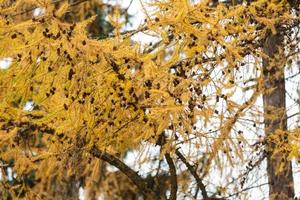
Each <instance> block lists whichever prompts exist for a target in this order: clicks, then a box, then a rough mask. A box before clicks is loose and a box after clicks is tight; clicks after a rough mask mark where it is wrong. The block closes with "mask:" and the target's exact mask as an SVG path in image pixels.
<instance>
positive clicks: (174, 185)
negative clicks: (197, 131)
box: [165, 153, 178, 200]
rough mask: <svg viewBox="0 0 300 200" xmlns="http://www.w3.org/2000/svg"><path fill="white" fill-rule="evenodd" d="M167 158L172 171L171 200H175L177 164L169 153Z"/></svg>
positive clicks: (166, 155)
mask: <svg viewBox="0 0 300 200" xmlns="http://www.w3.org/2000/svg"><path fill="white" fill-rule="evenodd" d="M165 158H166V160H167V163H168V165H169V169H170V175H171V176H170V179H171V195H170V200H175V199H176V198H177V189H178V185H177V174H176V167H175V164H174V162H173V160H172V158H171V156H170V154H169V153H166V154H165Z"/></svg>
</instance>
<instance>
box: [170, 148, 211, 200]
mask: <svg viewBox="0 0 300 200" xmlns="http://www.w3.org/2000/svg"><path fill="white" fill-rule="evenodd" d="M176 155H177V156H178V157H179V159H180V160H181V161H182V162H183V163H184V164H185V166H186V167H187V168H188V170H189V171H190V173H191V174H192V176H193V177H194V178H195V180H196V182H197V185H198V187H199V188H200V190H201V193H202V197H203V199H206V200H208V199H209V198H208V195H207V191H206V188H205V185H204V184H203V182H202V179H201V178H200V176H199V175H198V174H197V172H196V170H195V168H194V167H193V166H192V165H191V164H190V163H189V162H188V161H187V160H186V158H185V157H184V156H183V155H182V154H181V153H180V151H179V150H178V149H177V150H176Z"/></svg>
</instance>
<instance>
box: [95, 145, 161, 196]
mask: <svg viewBox="0 0 300 200" xmlns="http://www.w3.org/2000/svg"><path fill="white" fill-rule="evenodd" d="M90 153H91V154H92V155H93V156H94V157H96V158H99V159H101V160H103V161H106V162H108V163H109V164H111V165H113V166H114V167H116V168H118V169H119V170H120V171H121V172H122V173H124V174H125V175H126V176H127V177H128V178H129V179H130V180H131V181H132V182H133V183H134V184H135V185H136V186H137V188H138V189H139V190H140V191H141V192H142V193H143V195H145V196H146V197H149V198H151V199H155V197H156V195H155V193H154V192H153V191H152V189H151V188H150V187H149V186H148V184H147V182H146V181H145V180H144V179H143V178H142V177H140V176H139V175H138V173H137V172H135V171H134V170H132V169H131V168H130V167H128V166H127V165H126V164H125V163H124V162H122V161H121V160H119V159H118V158H116V157H115V156H113V155H110V154H108V153H106V152H104V151H101V150H99V149H98V148H97V147H95V146H94V147H93V148H92V149H91V150H90Z"/></svg>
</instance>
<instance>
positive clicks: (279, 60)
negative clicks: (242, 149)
mask: <svg viewBox="0 0 300 200" xmlns="http://www.w3.org/2000/svg"><path fill="white" fill-rule="evenodd" d="M282 41H283V37H282V36H281V35H280V34H276V35H274V34H272V33H269V36H268V37H267V38H266V40H265V43H264V52H265V54H266V55H267V56H268V57H269V58H263V74H264V80H265V82H264V87H265V88H264V89H265V91H264V94H263V102H264V116H265V134H266V137H268V136H270V135H271V134H278V135H279V134H280V131H278V130H281V131H286V130H287V117H286V102H285V77H284V55H283V52H279V51H278V50H279V48H281V49H282V50H283V48H282ZM271 88H273V90H270V89H271ZM276 130H277V132H275V131H276ZM281 134H282V132H281ZM279 137H280V138H281V139H280V143H281V144H283V145H284V144H287V142H288V135H287V134H286V133H285V134H283V135H280V136H279ZM278 148H280V147H279V145H278V144H275V143H272V142H267V174H268V181H269V197H270V199H274V200H284V199H293V198H294V194H295V193H294V183H293V173H292V165H291V162H290V161H288V160H287V159H286V158H287V156H288V152H287V151H281V152H280V153H274V150H275V149H278ZM279 169H280V170H279Z"/></svg>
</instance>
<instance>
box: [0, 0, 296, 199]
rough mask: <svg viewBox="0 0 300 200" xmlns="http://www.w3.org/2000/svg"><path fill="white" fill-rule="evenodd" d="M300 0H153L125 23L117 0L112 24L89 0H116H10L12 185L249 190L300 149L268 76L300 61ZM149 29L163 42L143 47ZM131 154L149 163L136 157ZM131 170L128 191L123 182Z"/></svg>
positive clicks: (207, 193)
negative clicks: (141, 18) (139, 19)
mask: <svg viewBox="0 0 300 200" xmlns="http://www.w3.org/2000/svg"><path fill="white" fill-rule="evenodd" d="M298 3H299V2H298V1H287V0H282V1H279V0H272V1H270V0H257V1H243V2H239V1H226V2H219V3H218V2H215V1H209V0H204V1H199V2H192V1H188V0H164V1H161V0H159V1H150V3H149V2H148V3H144V4H143V7H144V9H145V12H146V20H145V22H144V23H143V24H141V25H140V26H139V27H138V28H137V29H135V30H129V31H128V30H127V31H125V32H124V30H123V27H124V24H125V23H126V19H125V18H124V12H123V11H124V10H122V8H121V6H120V5H114V6H112V5H111V6H110V7H109V8H110V12H108V13H106V14H107V15H108V21H109V23H110V24H111V26H108V27H106V28H107V29H105V31H106V32H105V31H104V32H103V30H104V29H103V30H102V31H100V32H101V34H102V35H101V36H99V34H100V32H99V29H93V27H94V26H96V25H95V24H97V23H96V22H95V20H100V18H99V17H98V16H99V13H97V12H90V15H89V16H87V17H82V16H83V15H84V12H86V11H82V10H81V9H84V8H85V9H89V8H92V7H98V8H101V9H104V7H103V6H104V5H105V4H104V3H101V2H100V3H99V2H98V1H82V2H81V1H69V2H67V1H51V0H46V1H32V0H15V1H8V0H0V58H12V63H11V65H10V66H9V67H8V68H7V69H0V88H1V89H0V161H1V168H2V169H3V171H2V173H1V175H2V176H1V177H2V178H0V188H1V189H0V194H1V196H3V197H4V199H9V198H10V199H18V198H25V199H63V198H64V197H68V196H70V195H71V193H74V192H75V193H76V194H77V193H78V189H79V187H83V188H84V189H85V190H86V191H87V192H86V193H89V192H90V195H91V194H92V192H94V193H95V194H94V198H95V197H96V196H97V195H100V194H105V195H106V198H107V199H134V198H137V197H138V196H143V197H145V198H148V199H165V198H170V199H176V198H177V199H228V198H229V199H230V198H238V199H249V195H250V192H248V189H247V188H249V187H251V186H252V185H251V184H250V182H251V181H253V180H254V179H253V178H255V176H253V174H254V175H255V174H256V173H258V172H257V171H262V170H264V169H261V168H260V166H261V165H262V163H263V162H264V161H263V160H264V159H265V158H266V157H268V156H272V155H279V156H280V159H282V164H279V165H276V166H280V167H276V172H274V174H277V173H280V171H283V170H284V169H285V165H286V163H289V162H290V161H291V160H292V159H294V158H295V159H298V157H299V129H297V127H296V128H293V129H285V128H283V127H282V126H278V127H277V128H276V130H274V131H271V132H272V133H268V134H265V132H264V131H263V128H264V122H266V121H267V122H268V123H269V124H271V122H272V121H276V120H278V118H279V116H281V117H280V119H281V120H287V118H288V116H287V115H286V110H284V109H282V107H275V106H274V107H272V109H269V110H271V111H270V112H269V111H268V112H264V109H262V103H261V102H260V101H261V98H262V96H264V97H266V94H272V92H274V90H276V85H275V86H274V87H273V86H272V87H268V84H267V83H266V79H267V80H279V78H278V77H280V76H283V78H284V75H283V72H284V70H286V71H289V72H290V73H295V74H296V73H299V72H297V70H296V72H295V67H294V66H296V65H297V64H299V45H298V43H299V34H298V30H299V4H298ZM36 8H43V9H44V10H43V11H44V12H43V14H41V15H38V16H32V14H31V13H32V11H33V10H34V9H36ZM80 10H81V11H80ZM147 10H148V11H147ZM72 12H73V14H74V13H75V14H77V15H78V16H76V15H72V16H71V15H70V13H72ZM101 19H102V18H101ZM111 30H113V32H112V33H111V34H109V31H111ZM140 33H144V34H149V35H152V36H154V37H156V40H155V41H153V42H151V43H150V44H146V45H142V44H141V43H139V42H137V41H135V40H133V39H132V37H133V36H135V35H136V34H140ZM98 36H99V37H98ZM273 36H276V37H278V38H279V39H278V41H279V40H280V42H278V43H277V44H275V46H273V47H272V48H268V49H266V46H267V45H268V42H269V41H271V39H270V38H271V37H273ZM156 41H157V42H156ZM270 44H273V43H272V42H271V43H270ZM297 62H298V63H297ZM264 63H268V66H267V65H266V64H264ZM275 66H276V67H275ZM283 80H284V79H283ZM276 83H278V81H277V82H276ZM272 84H273V83H272ZM28 103H30V104H31V105H32V107H31V108H30V109H29V110H28V109H27V110H26V109H25V110H24V106H25V105H27V104H28ZM265 106H266V105H265ZM266 110H268V109H265V111H266ZM282 116H283V117H282ZM276 123H277V121H276ZM278 123H279V122H278ZM266 126H267V125H266ZM271 144H272V145H271ZM151 148H159V151H158V152H155V153H154V151H153V150H150V149H151ZM130 152H138V153H137V154H138V155H139V156H137V158H136V165H138V166H144V165H145V164H149V163H150V165H151V163H152V165H151V167H150V171H149V172H147V173H145V172H143V168H142V167H141V168H137V169H139V171H138V173H135V171H134V169H133V168H131V167H129V166H128V165H126V164H125V162H124V160H125V159H126V156H127V155H128V154H129V153H130ZM153 154H155V155H153ZM99 159H100V160H101V161H100V160H99ZM103 161H106V162H108V163H109V164H111V165H113V166H115V167H117V168H118V169H119V170H120V171H118V172H115V173H109V172H107V171H106V170H105V168H106V167H107V164H105V163H104V162H103ZM8 168H11V169H12V170H13V173H14V174H15V176H14V177H13V178H12V179H13V180H11V178H9V176H8V175H5V174H6V172H5V170H7V169H8ZM104 171H105V172H104ZM143 173H144V174H143ZM264 173H265V172H263V173H262V174H263V175H264ZM124 174H125V176H124ZM216 174H219V175H218V176H219V177H221V178H220V180H216V178H214V177H215V176H216ZM113 176H114V177H113ZM109 177H113V178H112V180H113V181H112V182H111V181H107V180H109ZM120 177H122V178H120ZM121 179H122V180H123V181H119V183H118V180H121ZM114 181H115V182H114ZM116 181H117V182H116ZM120 182H124V183H128V184H125V185H126V186H127V188H126V187H125V186H124V185H123V186H122V187H125V189H124V191H125V190H126V192H125V193H124V191H123V195H124V194H126V195H127V196H126V195H125V196H122V193H118V192H117V191H115V192H112V191H111V190H112V189H113V188H114V187H116V185H122V183H120ZM71 184H74V185H73V186H72V187H73V190H74V188H75V191H72V189H70V188H69V187H70V186H71ZM114 184H116V185H115V186H113V185H114ZM267 184H270V183H267ZM159 186H161V187H159ZM262 186H264V185H263V184H262V185H261V186H260V185H258V186H257V187H258V188H259V187H262ZM72 187H71V188H72ZM120 188H121V187H120ZM120 190H121V189H120ZM167 191H168V192H167ZM167 193H168V194H167ZM130 195H132V196H130ZM91 196H93V195H91ZM275 196H276V195H275ZM91 199H92V197H91Z"/></svg>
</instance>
